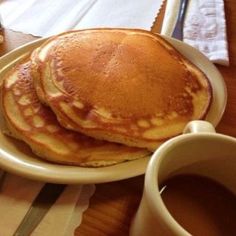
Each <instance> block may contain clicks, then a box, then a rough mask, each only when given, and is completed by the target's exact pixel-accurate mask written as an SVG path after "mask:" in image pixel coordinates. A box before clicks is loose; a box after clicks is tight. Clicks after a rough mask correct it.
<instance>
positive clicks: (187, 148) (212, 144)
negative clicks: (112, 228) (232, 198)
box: [130, 121, 236, 236]
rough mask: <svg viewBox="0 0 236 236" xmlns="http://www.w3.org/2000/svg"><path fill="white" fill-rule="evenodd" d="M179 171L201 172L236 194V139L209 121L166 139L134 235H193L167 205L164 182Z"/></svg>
mask: <svg viewBox="0 0 236 236" xmlns="http://www.w3.org/2000/svg"><path fill="white" fill-rule="evenodd" d="M179 174H197V175H201V176H205V177H209V178H211V179H213V180H216V181H217V182H219V183H221V184H223V185H224V186H225V187H226V188H228V189H229V190H230V191H232V192H233V193H234V194H236V139H235V138H233V137H230V136H226V135H222V134H218V133H216V132H215V129H214V127H213V126H212V125H211V124H210V123H208V122H206V121H192V122H190V123H188V124H187V126H186V128H185V129H184V134H183V135H180V136H178V137H175V138H172V139H170V140H169V141H167V142H165V143H164V144H163V145H162V146H161V147H159V148H158V149H157V151H156V152H155V153H154V154H153V156H152V157H151V160H150V162H149V164H148V167H147V170H146V174H145V183H144V190H143V196H142V199H141V202H140V205H139V208H138V210H137V212H136V215H135V216H134V219H133V221H132V223H131V228H130V236H146V235H147V236H149V235H150V236H156V235H157V236H175V235H177V236H190V233H189V232H187V231H186V230H185V229H184V228H183V227H182V226H181V225H179V224H178V222H177V221H176V220H175V219H174V218H173V217H172V216H171V214H170V213H169V212H168V210H167V208H166V207H165V205H164V203H163V201H162V198H161V195H160V192H159V191H160V189H159V187H160V185H161V184H162V183H163V182H164V181H165V180H167V179H169V178H170V177H173V176H175V175H179Z"/></svg>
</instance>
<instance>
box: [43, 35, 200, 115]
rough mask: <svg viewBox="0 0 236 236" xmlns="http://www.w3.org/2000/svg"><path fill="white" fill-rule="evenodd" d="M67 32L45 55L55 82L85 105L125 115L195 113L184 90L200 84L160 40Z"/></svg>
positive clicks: (151, 36) (136, 36)
mask: <svg viewBox="0 0 236 236" xmlns="http://www.w3.org/2000/svg"><path fill="white" fill-rule="evenodd" d="M78 34H79V37H78ZM91 35H92V37H91ZM68 37H69V40H68V38H67V37H66V36H61V38H60V37H59V38H58V39H57V42H55V43H54V47H53V48H50V52H49V53H48V55H47V56H48V57H51V58H52V59H51V60H52V61H53V67H54V68H53V74H54V76H55V77H54V78H55V79H56V83H57V84H59V83H60V81H62V80H64V81H63V89H64V90H65V91H66V92H68V93H70V94H76V95H77V96H78V98H79V99H80V101H81V102H82V103H83V104H86V105H87V106H92V107H93V106H94V105H95V104H96V106H97V107H102V108H104V109H105V110H108V111H109V112H110V113H112V114H116V115H118V116H121V117H127V116H128V117H130V116H134V117H140V116H142V117H146V116H151V115H153V114H156V113H159V112H160V110H161V111H163V112H165V111H167V112H169V111H170V110H171V111H175V112H177V113H190V114H191V113H192V112H193V108H192V106H193V104H192V102H191V97H190V96H189V94H188V92H187V91H186V89H187V88H190V89H191V90H194V91H197V90H200V89H201V85H200V84H199V81H198V80H196V78H194V76H193V75H192V74H191V73H190V72H189V70H188V69H187V68H186V67H185V66H184V65H183V60H182V58H181V57H179V55H178V54H176V52H175V51H174V50H172V48H170V50H169V51H167V50H166V48H167V47H168V46H169V45H166V44H165V43H163V40H162V39H160V38H155V37H154V36H153V35H149V34H147V33H135V34H133V33H132V32H131V33H130V32H129V31H117V32H116V31H114V32H112V31H102V32H100V31H97V32H96V31H95V32H93V31H81V32H78V33H74V34H73V33H71V34H68ZM178 57H179V58H178ZM176 58H177V59H176ZM170 68H171V70H170ZM60 85H61V84H60ZM91 94H92V96H91ZM166 100H168V101H169V102H168V103H167V102H166ZM181 100H185V102H184V103H182V102H179V101H181ZM187 115H188V114H187Z"/></svg>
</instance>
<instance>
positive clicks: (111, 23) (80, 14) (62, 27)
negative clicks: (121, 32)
mask: <svg viewBox="0 0 236 236" xmlns="http://www.w3.org/2000/svg"><path fill="white" fill-rule="evenodd" d="M162 2H163V0H135V1H133V0H66V1H65V0H50V1H48V0H40V1H38V0H11V1H7V0H3V1H1V3H0V13H1V16H2V24H3V26H4V27H6V28H9V29H12V30H15V31H21V32H24V33H28V34H33V35H35V36H43V37H45V36H51V35H54V34H58V33H60V32H63V31H66V30H70V29H83V28H92V27H126V28H142V29H147V30H150V28H151V26H152V23H153V21H154V20H155V17H156V15H157V13H158V11H159V9H160V6H161V4H162Z"/></svg>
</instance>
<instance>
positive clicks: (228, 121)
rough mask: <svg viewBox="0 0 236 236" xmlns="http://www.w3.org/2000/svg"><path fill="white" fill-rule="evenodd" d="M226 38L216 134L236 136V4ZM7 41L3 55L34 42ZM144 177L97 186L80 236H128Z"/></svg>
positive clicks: (230, 1)
mask: <svg viewBox="0 0 236 236" xmlns="http://www.w3.org/2000/svg"><path fill="white" fill-rule="evenodd" d="M164 9H165V7H163V8H162V10H161V12H160V14H159V15H158V17H157V23H156V24H155V25H154V27H152V31H153V32H160V28H161V22H162V19H163V14H164ZM225 13H226V21H227V35H228V42H229V55H230V66H229V67H224V66H218V65H217V68H218V69H219V71H220V72H221V74H222V75H223V77H224V80H225V82H226V85H227V90H228V103H227V106H226V110H225V113H224V116H223V118H222V120H221V122H220V123H219V125H218V126H217V127H216V131H217V132H220V133H223V134H227V135H231V136H233V137H236V27H235V23H236V1H235V0H225ZM2 34H3V35H4V38H5V41H4V43H3V44H1V45H0V56H2V55H4V54H5V53H7V52H9V51H11V50H12V49H14V48H16V47H18V46H20V45H22V44H24V43H27V42H30V41H32V40H35V37H33V36H31V35H25V34H22V33H17V32H13V31H10V30H5V29H3V30H2ZM143 181H144V176H139V177H135V178H130V179H127V180H122V181H117V182H112V183H105V184H98V185H96V192H95V194H94V195H93V197H92V198H91V201H90V206H89V209H88V210H87V211H86V212H85V213H84V216H83V220H82V223H81V225H80V226H79V227H78V228H77V229H76V231H75V236H78V235H80V236H81V235H88V236H90V235H96V236H102V235H104V236H105V235H109V236H120V235H122V236H125V235H128V232H129V226H130V221H131V219H132V217H133V215H134V213H135V211H136V209H137V207H138V204H139V202H140V199H141V196H142V190H143Z"/></svg>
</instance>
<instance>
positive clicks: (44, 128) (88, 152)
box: [2, 62, 148, 166]
mask: <svg viewBox="0 0 236 236" xmlns="http://www.w3.org/2000/svg"><path fill="white" fill-rule="evenodd" d="M30 66H31V63H30V62H26V63H24V64H20V65H18V66H17V67H15V68H14V69H13V70H12V71H11V72H10V73H9V74H8V75H7V76H6V78H5V80H4V83H3V86H2V110H3V113H4V117H5V119H6V121H7V124H8V126H9V127H8V128H9V129H10V131H11V133H12V135H13V136H15V137H17V138H19V139H21V140H23V141H25V142H26V143H27V144H29V145H30V147H31V148H32V150H33V151H34V152H35V153H36V154H38V155H39V156H41V157H44V158H46V159H48V160H50V161H53V162H58V163H65V164H74V165H84V166H106V165H110V164H115V163H119V162H122V161H125V160H131V159H136V158H139V157H144V156H146V155H148V151H146V150H144V149H140V148H132V147H127V146H124V145H119V144H115V143H110V142H106V141H100V140H96V139H93V138H90V137H87V136H85V135H83V134H80V133H78V132H73V131H70V130H67V129H65V128H64V127H62V126H60V124H59V123H58V121H57V119H56V116H55V114H54V113H53V112H52V111H51V109H50V108H48V107H46V106H44V105H43V104H41V103H40V101H39V99H38V97H37V95H36V92H35V90H34V87H33V81H32V77H31V75H30V69H31V68H30Z"/></svg>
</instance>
